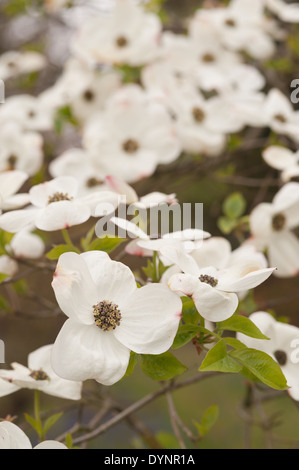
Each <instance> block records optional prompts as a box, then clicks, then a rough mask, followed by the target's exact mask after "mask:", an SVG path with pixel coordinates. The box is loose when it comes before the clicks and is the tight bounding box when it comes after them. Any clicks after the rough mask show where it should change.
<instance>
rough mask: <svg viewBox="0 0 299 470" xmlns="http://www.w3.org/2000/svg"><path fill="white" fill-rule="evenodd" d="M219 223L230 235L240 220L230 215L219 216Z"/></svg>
mask: <svg viewBox="0 0 299 470" xmlns="http://www.w3.org/2000/svg"><path fill="white" fill-rule="evenodd" d="M217 224H218V228H219V229H220V230H221V232H222V233H224V234H226V235H228V234H229V233H231V232H232V231H233V230H234V229H235V228H236V227H237V225H238V222H237V221H236V220H232V219H230V218H229V217H219V219H218V221H217Z"/></svg>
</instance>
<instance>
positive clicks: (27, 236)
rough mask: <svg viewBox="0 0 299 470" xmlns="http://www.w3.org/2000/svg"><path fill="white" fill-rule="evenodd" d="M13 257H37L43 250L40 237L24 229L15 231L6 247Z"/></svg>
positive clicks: (43, 246)
mask: <svg viewBox="0 0 299 470" xmlns="http://www.w3.org/2000/svg"><path fill="white" fill-rule="evenodd" d="M7 249H8V250H10V251H11V252H12V253H13V255H14V257H15V258H28V259H38V258H40V257H41V256H42V255H43V254H44V252H45V244H44V242H43V240H42V239H41V237H39V236H38V235H35V234H34V233H31V232H30V230H27V229H24V230H21V231H20V232H18V233H16V234H15V235H14V236H13V238H12V240H11V242H10V243H9V246H8V247H7Z"/></svg>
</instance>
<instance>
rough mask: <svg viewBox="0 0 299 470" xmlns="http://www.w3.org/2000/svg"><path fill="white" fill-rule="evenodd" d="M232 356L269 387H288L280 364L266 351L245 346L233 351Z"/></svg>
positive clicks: (276, 388) (279, 388) (283, 388)
mask: <svg viewBox="0 0 299 470" xmlns="http://www.w3.org/2000/svg"><path fill="white" fill-rule="evenodd" d="M230 356H231V357H233V358H234V359H237V360H238V361H240V362H241V364H242V365H243V366H244V367H246V369H248V370H249V371H250V372H251V373H252V374H253V375H254V376H256V377H257V378H258V379H259V380H260V381H261V382H263V383H264V384H266V385H268V386H269V387H271V388H274V389H275V390H286V389H287V388H288V385H287V381H286V378H285V376H284V375H283V373H282V370H281V368H280V366H279V365H278V364H277V362H276V361H274V359H272V357H271V356H269V355H268V354H266V353H265V352H263V351H259V350H257V349H251V348H244V349H236V350H234V351H231V352H230Z"/></svg>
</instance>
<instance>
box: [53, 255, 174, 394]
mask: <svg viewBox="0 0 299 470" xmlns="http://www.w3.org/2000/svg"><path fill="white" fill-rule="evenodd" d="M52 287H53V289H54V292H55V295H56V299H57V302H58V304H59V306H60V308H61V309H62V311H63V312H64V313H65V314H66V315H67V316H68V317H69V319H68V320H67V321H66V322H65V324H64V325H63V327H62V329H61V331H60V333H59V334H58V337H57V339H56V341H55V344H54V348H53V353H52V365H53V368H54V370H55V371H56V373H57V374H58V375H59V376H61V377H64V378H66V379H69V380H87V379H95V380H96V381H98V382H100V383H102V384H104V385H112V384H114V383H115V382H117V381H118V380H120V379H121V378H122V377H123V376H124V374H125V372H126V369H127V366H128V363H129V358H130V350H132V351H134V352H136V353H139V354H161V353H163V352H165V351H167V350H168V349H169V348H170V347H171V345H172V342H173V340H174V337H175V335H176V332H177V328H178V325H179V322H180V318H181V310H182V304H181V300H180V299H179V297H178V296H177V295H175V294H174V293H173V292H171V291H170V290H169V289H168V288H167V287H166V286H162V285H161V284H149V285H146V286H144V287H141V288H140V289H138V288H137V286H136V282H135V278H134V275H133V273H132V272H131V270H130V269H129V268H128V267H127V266H125V265H124V264H122V263H119V262H116V261H112V260H111V259H110V258H109V256H108V255H107V254H106V253H104V252H100V251H90V252H87V253H83V254H81V255H77V254H76V253H64V254H63V255H61V257H60V258H59V260H58V264H57V268H56V271H55V274H54V279H53V282H52Z"/></svg>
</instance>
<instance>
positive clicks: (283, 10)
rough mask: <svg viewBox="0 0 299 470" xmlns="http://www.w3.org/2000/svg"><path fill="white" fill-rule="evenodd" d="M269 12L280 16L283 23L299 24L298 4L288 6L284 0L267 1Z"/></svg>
mask: <svg viewBox="0 0 299 470" xmlns="http://www.w3.org/2000/svg"><path fill="white" fill-rule="evenodd" d="M266 5H267V8H269V10H270V11H271V12H272V13H274V14H275V15H277V16H278V18H279V19H281V20H282V21H286V22H288V23H299V5H298V2H296V3H293V4H288V3H287V2H285V1H284V0H266Z"/></svg>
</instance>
